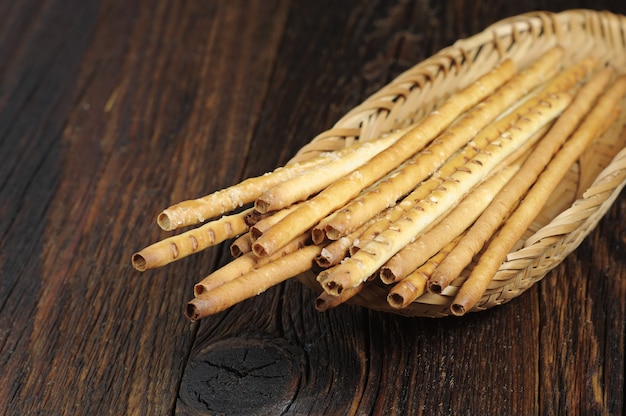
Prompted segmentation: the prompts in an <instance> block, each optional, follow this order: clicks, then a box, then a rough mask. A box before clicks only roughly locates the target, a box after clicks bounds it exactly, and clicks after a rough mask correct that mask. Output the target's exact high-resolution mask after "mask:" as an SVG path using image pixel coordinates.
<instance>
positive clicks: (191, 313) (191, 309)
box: [185, 299, 202, 322]
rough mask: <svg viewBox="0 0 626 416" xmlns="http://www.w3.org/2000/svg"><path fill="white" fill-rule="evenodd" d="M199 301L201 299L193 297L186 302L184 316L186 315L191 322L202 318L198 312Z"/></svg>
mask: <svg viewBox="0 0 626 416" xmlns="http://www.w3.org/2000/svg"><path fill="white" fill-rule="evenodd" d="M201 302H202V300H200V299H194V300H192V301H190V302H188V303H187V305H186V306H185V316H186V317H187V319H189V320H190V321H192V322H193V321H197V320H199V319H200V318H202V316H201V313H200V306H201V305H198V303H201Z"/></svg>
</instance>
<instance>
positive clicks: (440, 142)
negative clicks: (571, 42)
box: [320, 47, 563, 240]
mask: <svg viewBox="0 0 626 416" xmlns="http://www.w3.org/2000/svg"><path fill="white" fill-rule="evenodd" d="M562 56H563V50H562V49H561V48H559V47H557V48H554V49H551V50H550V51H548V52H547V53H545V54H544V55H543V56H542V57H540V58H539V59H538V60H537V61H535V62H534V63H533V64H532V65H530V66H529V67H528V68H526V69H525V70H523V71H521V72H520V73H519V74H517V75H516V76H514V77H513V78H511V79H510V80H509V81H507V82H506V83H505V84H504V85H502V86H501V87H500V88H499V89H498V90H496V91H495V92H494V93H493V95H491V96H489V97H487V98H486V99H485V100H484V101H483V102H481V103H480V104H478V105H477V106H475V107H473V108H472V109H470V110H469V111H468V112H467V113H466V114H464V115H463V116H462V117H461V118H460V120H458V121H457V122H455V123H454V124H453V125H452V126H450V128H448V129H447V130H446V131H444V132H443V133H442V134H441V135H439V137H437V138H436V139H435V140H433V142H432V143H431V144H430V145H428V147H426V148H425V149H424V150H423V151H421V152H419V153H418V154H417V155H415V156H414V157H412V158H411V159H410V161H409V162H408V163H406V164H405V165H403V166H402V167H400V168H399V169H397V170H396V171H394V173H393V174H392V175H390V177H388V178H387V179H385V180H383V181H382V182H381V183H379V184H378V185H377V186H375V187H374V188H373V189H372V190H370V191H368V192H365V193H364V194H362V195H360V196H359V197H358V198H356V199H355V200H353V201H352V202H350V203H349V204H347V205H346V206H345V207H344V208H342V209H341V210H339V211H338V212H337V213H336V214H335V215H334V216H333V217H332V219H329V220H328V221H323V222H322V223H323V226H324V230H325V232H326V236H327V237H328V238H329V239H331V240H336V239H338V238H340V237H342V236H344V235H346V234H348V233H349V232H351V231H353V230H355V229H356V228H358V227H359V226H361V224H363V223H364V222H365V221H367V220H369V219H370V218H372V217H374V216H375V215H376V214H377V213H378V212H380V211H381V210H382V209H384V208H386V207H389V206H391V205H393V204H395V203H396V201H397V200H398V199H399V198H400V197H402V195H405V194H407V193H408V192H410V191H411V190H412V189H414V188H415V187H416V186H417V184H418V183H420V182H421V181H422V180H424V179H425V178H426V177H428V176H429V175H430V174H432V173H433V172H434V171H435V170H436V169H437V168H438V167H439V166H441V165H442V164H443V163H444V162H445V161H446V160H447V159H448V158H449V157H450V156H451V155H452V154H453V153H454V152H455V151H457V150H458V149H459V148H461V147H462V146H463V145H465V144H466V143H467V142H468V141H469V140H470V139H472V138H473V137H474V136H475V135H476V134H477V133H478V132H479V131H481V130H482V129H483V128H484V127H485V126H487V125H488V124H489V123H490V122H492V121H493V120H495V119H496V118H497V117H498V116H499V115H501V114H502V113H504V112H505V111H506V110H507V109H508V108H510V107H511V106H513V105H514V104H516V103H517V102H518V101H519V100H520V99H522V98H523V97H524V96H526V95H527V94H528V93H529V92H530V91H531V90H533V89H534V88H536V87H537V86H539V85H541V84H542V83H544V82H545V81H547V80H548V79H549V78H550V77H551V76H552V75H554V73H555V72H556V70H557V68H558V63H559V61H560V59H561V57H562ZM320 227H321V224H320Z"/></svg>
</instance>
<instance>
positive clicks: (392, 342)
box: [0, 0, 626, 415]
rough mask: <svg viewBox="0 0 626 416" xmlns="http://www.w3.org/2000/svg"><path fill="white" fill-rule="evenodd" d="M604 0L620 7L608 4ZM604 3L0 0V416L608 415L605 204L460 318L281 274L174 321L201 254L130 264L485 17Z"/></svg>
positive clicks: (615, 386) (617, 321) (610, 374)
mask: <svg viewBox="0 0 626 416" xmlns="http://www.w3.org/2000/svg"><path fill="white" fill-rule="evenodd" d="M618 3H619V4H618ZM575 7H586V8H594V9H609V10H611V11H614V12H618V13H626V4H625V3H624V2H612V1H601V0H593V1H591V0H590V1H575V0H572V1H561V0H555V1H540V0H536V1H522V0H520V1H516V2H508V1H495V0H494V1H473V2H472V1H463V0H456V1H421V0H415V1H396V0H394V1H360V2H359V1H343V2H338V1H331V0H314V1H289V0H254V1H243V0H228V1H226V0H212V1H209V0H205V1H199V0H196V1H188V0H183V1H180V0H154V1H145V0H126V1H122V2H120V1H114V0H21V1H2V2H0V273H1V279H0V413H3V412H4V413H6V414H9V415H27V414H45V415H60V414H71V415H103V414H111V415H126V414H137V415H166V414H175V413H176V414H271V415H277V414H289V415H305V414H312V415H336V414H398V415H407V414H412V415H413V414H425V415H432V414H468V415H469V414H471V415H478V414H494V415H495V414H498V415H509V414H518V415H521V414H524V415H530V414H541V415H547V414H568V415H576V414H581V415H592V414H594V415H595V414H605V415H619V414H623V412H624V401H623V397H622V395H623V391H624V349H625V347H624V344H625V325H624V322H625V315H626V260H625V258H626V217H625V216H624V215H623V213H624V212H626V195H625V194H623V193H622V196H621V197H620V198H619V199H618V200H617V201H616V203H615V205H614V206H613V208H612V209H611V210H610V212H609V213H608V214H607V216H606V217H605V218H604V219H603V221H602V222H601V223H600V224H599V226H598V227H597V229H596V230H595V231H594V232H593V233H592V234H591V235H590V236H589V237H588V238H587V240H586V241H585V242H584V243H583V244H582V245H581V246H580V248H579V249H578V250H577V251H576V252H575V253H574V254H573V255H571V256H570V257H569V258H568V259H566V261H565V262H564V263H562V265H561V266H559V267H558V268H557V269H556V270H554V271H553V272H552V273H550V274H549V275H548V277H547V278H546V279H545V280H544V281H542V282H541V283H540V284H537V285H536V286H535V287H533V288H532V289H530V290H529V291H528V292H527V293H525V294H524V295H523V296H521V297H520V298H518V299H516V300H514V301H512V302H510V303H509V304H507V305H505V306H502V307H499V308H496V309H492V310H490V311H487V312H482V313H479V314H470V315H469V316H466V317H464V318H461V319H458V318H457V319H450V318H446V319H437V320H433V319H416V318H413V319H410V318H403V317H399V316H395V315H390V314H384V313H377V312H372V311H369V310H366V309H362V308H358V307H352V306H342V307H339V308H337V309H335V310H331V311H328V312H326V313H318V312H316V311H315V310H314V308H313V306H312V304H313V300H314V298H315V295H314V294H313V293H312V292H311V291H310V290H309V289H307V288H305V287H303V286H301V285H300V284H299V283H297V282H295V281H290V282H287V283H285V284H282V285H279V286H278V287H276V288H274V289H271V290H269V291H268V292H266V293H265V294H263V295H262V296H258V297H256V298H254V299H251V300H248V301H245V302H243V303H241V304H239V305H237V306H235V307H233V308H231V309H229V310H227V311H226V312H223V313H221V314H219V315H216V316H214V317H211V318H208V319H205V320H203V321H201V322H200V323H196V324H190V323H189V322H188V321H187V320H186V318H185V317H184V315H183V306H184V304H185V303H186V302H187V301H188V300H189V299H190V298H191V296H192V287H193V284H194V283H195V282H196V281H197V280H198V278H199V277H203V276H204V275H205V274H206V273H208V272H209V271H211V270H213V269H215V268H216V267H218V266H219V265H221V264H223V263H225V262H226V261H228V259H229V255H228V253H227V247H226V246H221V247H218V248H216V249H212V250H208V251H206V252H203V253H201V254H198V255H195V256H193V257H191V258H188V259H186V260H185V261H182V262H178V263H176V264H173V265H170V266H167V267H165V268H163V269H158V270H155V271H150V272H149V273H144V274H141V273H138V272H136V271H135V270H134V269H133V268H132V267H131V265H130V255H131V253H132V252H133V251H135V250H137V249H139V248H142V247H143V246H145V245H146V244H148V243H150V242H153V241H156V240H157V239H160V238H163V237H164V236H166V235H169V234H166V233H164V232H162V231H159V229H158V228H157V227H156V225H155V224H154V218H155V215H156V213H157V212H158V211H159V210H161V209H162V208H164V207H166V206H168V205H169V204H170V203H173V202H178V201H180V200H183V199H187V198H191V197H196V196H199V195H203V194H206V193H208V192H209V191H213V190H216V189H219V188H222V187H224V186H226V185H230V184H233V183H235V182H238V181H240V180H241V179H243V178H245V177H248V176H251V175H257V174H260V173H263V172H266V171H269V170H271V169H273V168H274V167H276V166H278V165H280V164H283V163H285V161H286V160H288V159H289V158H290V157H291V156H292V155H293V154H294V153H295V151H296V150H297V149H298V148H300V147H301V146H302V145H304V144H305V143H306V142H308V141H309V140H310V139H311V138H312V137H314V136H315V135H316V134H317V133H319V132H320V131H322V130H325V129H327V128H329V127H330V126H331V125H332V124H333V123H334V122H335V121H336V120H337V119H338V118H339V117H340V116H341V115H342V114H344V113H345V112H346V111H348V110H349V109H350V108H351V107H353V106H355V105H356V104H358V103H359V102H360V101H362V100H363V99H365V98H366V97H367V96H368V95H369V94H371V93H372V92H374V91H375V90H377V89H378V88H380V87H381V86H383V85H384V84H386V83H387V82H389V81H390V79H391V78H392V77H395V76H396V75H398V74H399V73H400V72H401V71H403V70H405V69H407V68H408V67H409V66H412V65H414V64H415V63H417V62H419V61H420V60H422V59H424V58H426V57H428V56H430V55H432V54H433V53H435V52H436V51H437V50H439V49H441V48H443V47H445V46H448V45H449V44H451V43H452V42H453V41H454V40H456V39H458V38H462V37H467V36H470V35H472V34H474V33H476V32H478V31H480V30H482V29H483V28H484V27H485V26H486V25H488V24H490V23H493V22H495V21H497V20H499V19H502V18H504V17H507V16H511V15H514V14H519V13H523V12H526V11H531V10H539V9H542V10H552V11H559V10H564V9H566V8H575Z"/></svg>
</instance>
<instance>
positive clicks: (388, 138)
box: [254, 127, 410, 212]
mask: <svg viewBox="0 0 626 416" xmlns="http://www.w3.org/2000/svg"><path fill="white" fill-rule="evenodd" d="M409 130H410V127H407V128H404V129H401V130H397V131H394V132H391V133H389V134H387V135H385V136H383V137H380V138H378V139H375V140H370V141H367V142H365V143H363V145H362V146H360V147H359V148H358V149H355V150H354V151H353V152H350V153H349V154H347V155H345V156H343V157H341V158H339V159H337V160H334V161H332V162H329V163H326V164H323V165H320V166H316V167H314V168H312V169H311V170H309V171H307V172H304V173H302V174H300V175H297V176H295V177H293V178H291V179H289V180H286V181H285V182H282V183H280V184H278V185H276V186H273V187H271V188H270V189H268V190H267V191H266V192H265V193H263V195H261V196H259V197H258V198H257V199H256V201H255V202H254V207H255V208H256V210H257V211H259V212H269V211H275V210H279V209H282V208H285V207H287V206H290V205H292V204H294V203H296V202H300V201H303V200H305V199H307V198H308V197H309V196H311V195H313V194H315V193H317V192H319V191H320V190H321V189H324V188H326V187H327V186H328V185H330V184H331V183H333V182H334V181H336V180H337V179H339V178H341V177H343V176H345V175H347V174H348V173H350V172H352V171H353V170H355V169H357V168H359V167H360V166H362V165H363V164H365V163H366V162H367V161H369V160H370V159H372V158H373V157H374V156H375V155H377V154H378V153H380V152H381V151H383V150H385V149H386V148H388V147H389V146H391V145H392V144H393V143H394V142H395V141H397V140H398V139H399V138H400V137H402V136H403V135H404V134H405V133H407V132H408V131H409Z"/></svg>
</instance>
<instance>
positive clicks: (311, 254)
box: [185, 245, 322, 321]
mask: <svg viewBox="0 0 626 416" xmlns="http://www.w3.org/2000/svg"><path fill="white" fill-rule="evenodd" d="M321 249H322V248H321V246H318V245H309V246H306V247H303V248H301V249H299V250H296V251H294V252H293V253H290V254H287V255H285V256H283V257H281V258H279V259H277V260H275V261H273V262H270V263H267V264H265V265H263V266H261V267H259V268H258V269H254V270H252V271H250V272H249V273H246V274H244V275H242V276H239V277H238V278H236V279H234V280H231V281H230V282H226V283H224V284H223V285H220V286H218V287H216V288H214V289H212V290H209V291H207V292H204V293H202V294H200V295H199V296H196V297H195V298H194V299H192V300H191V301H190V302H189V303H188V304H187V307H186V309H185V315H186V316H187V318H189V319H190V320H192V321H196V320H198V319H201V318H204V317H207V316H209V315H213V314H216V313H218V312H222V311H224V310H226V309H228V308H230V307H231V306H233V305H235V304H237V303H239V302H242V301H243V300H245V299H249V298H251V297H254V296H257V295H259V294H261V293H263V292H264V291H266V290H267V289H269V288H270V287H272V286H275V285H277V284H279V283H281V282H283V281H285V280H287V279H289V278H292V277H294V276H296V275H298V274H300V273H303V272H305V271H307V270H309V269H310V268H311V267H312V265H313V259H314V258H315V256H317V255H318V254H319V252H320V250H321Z"/></svg>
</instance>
